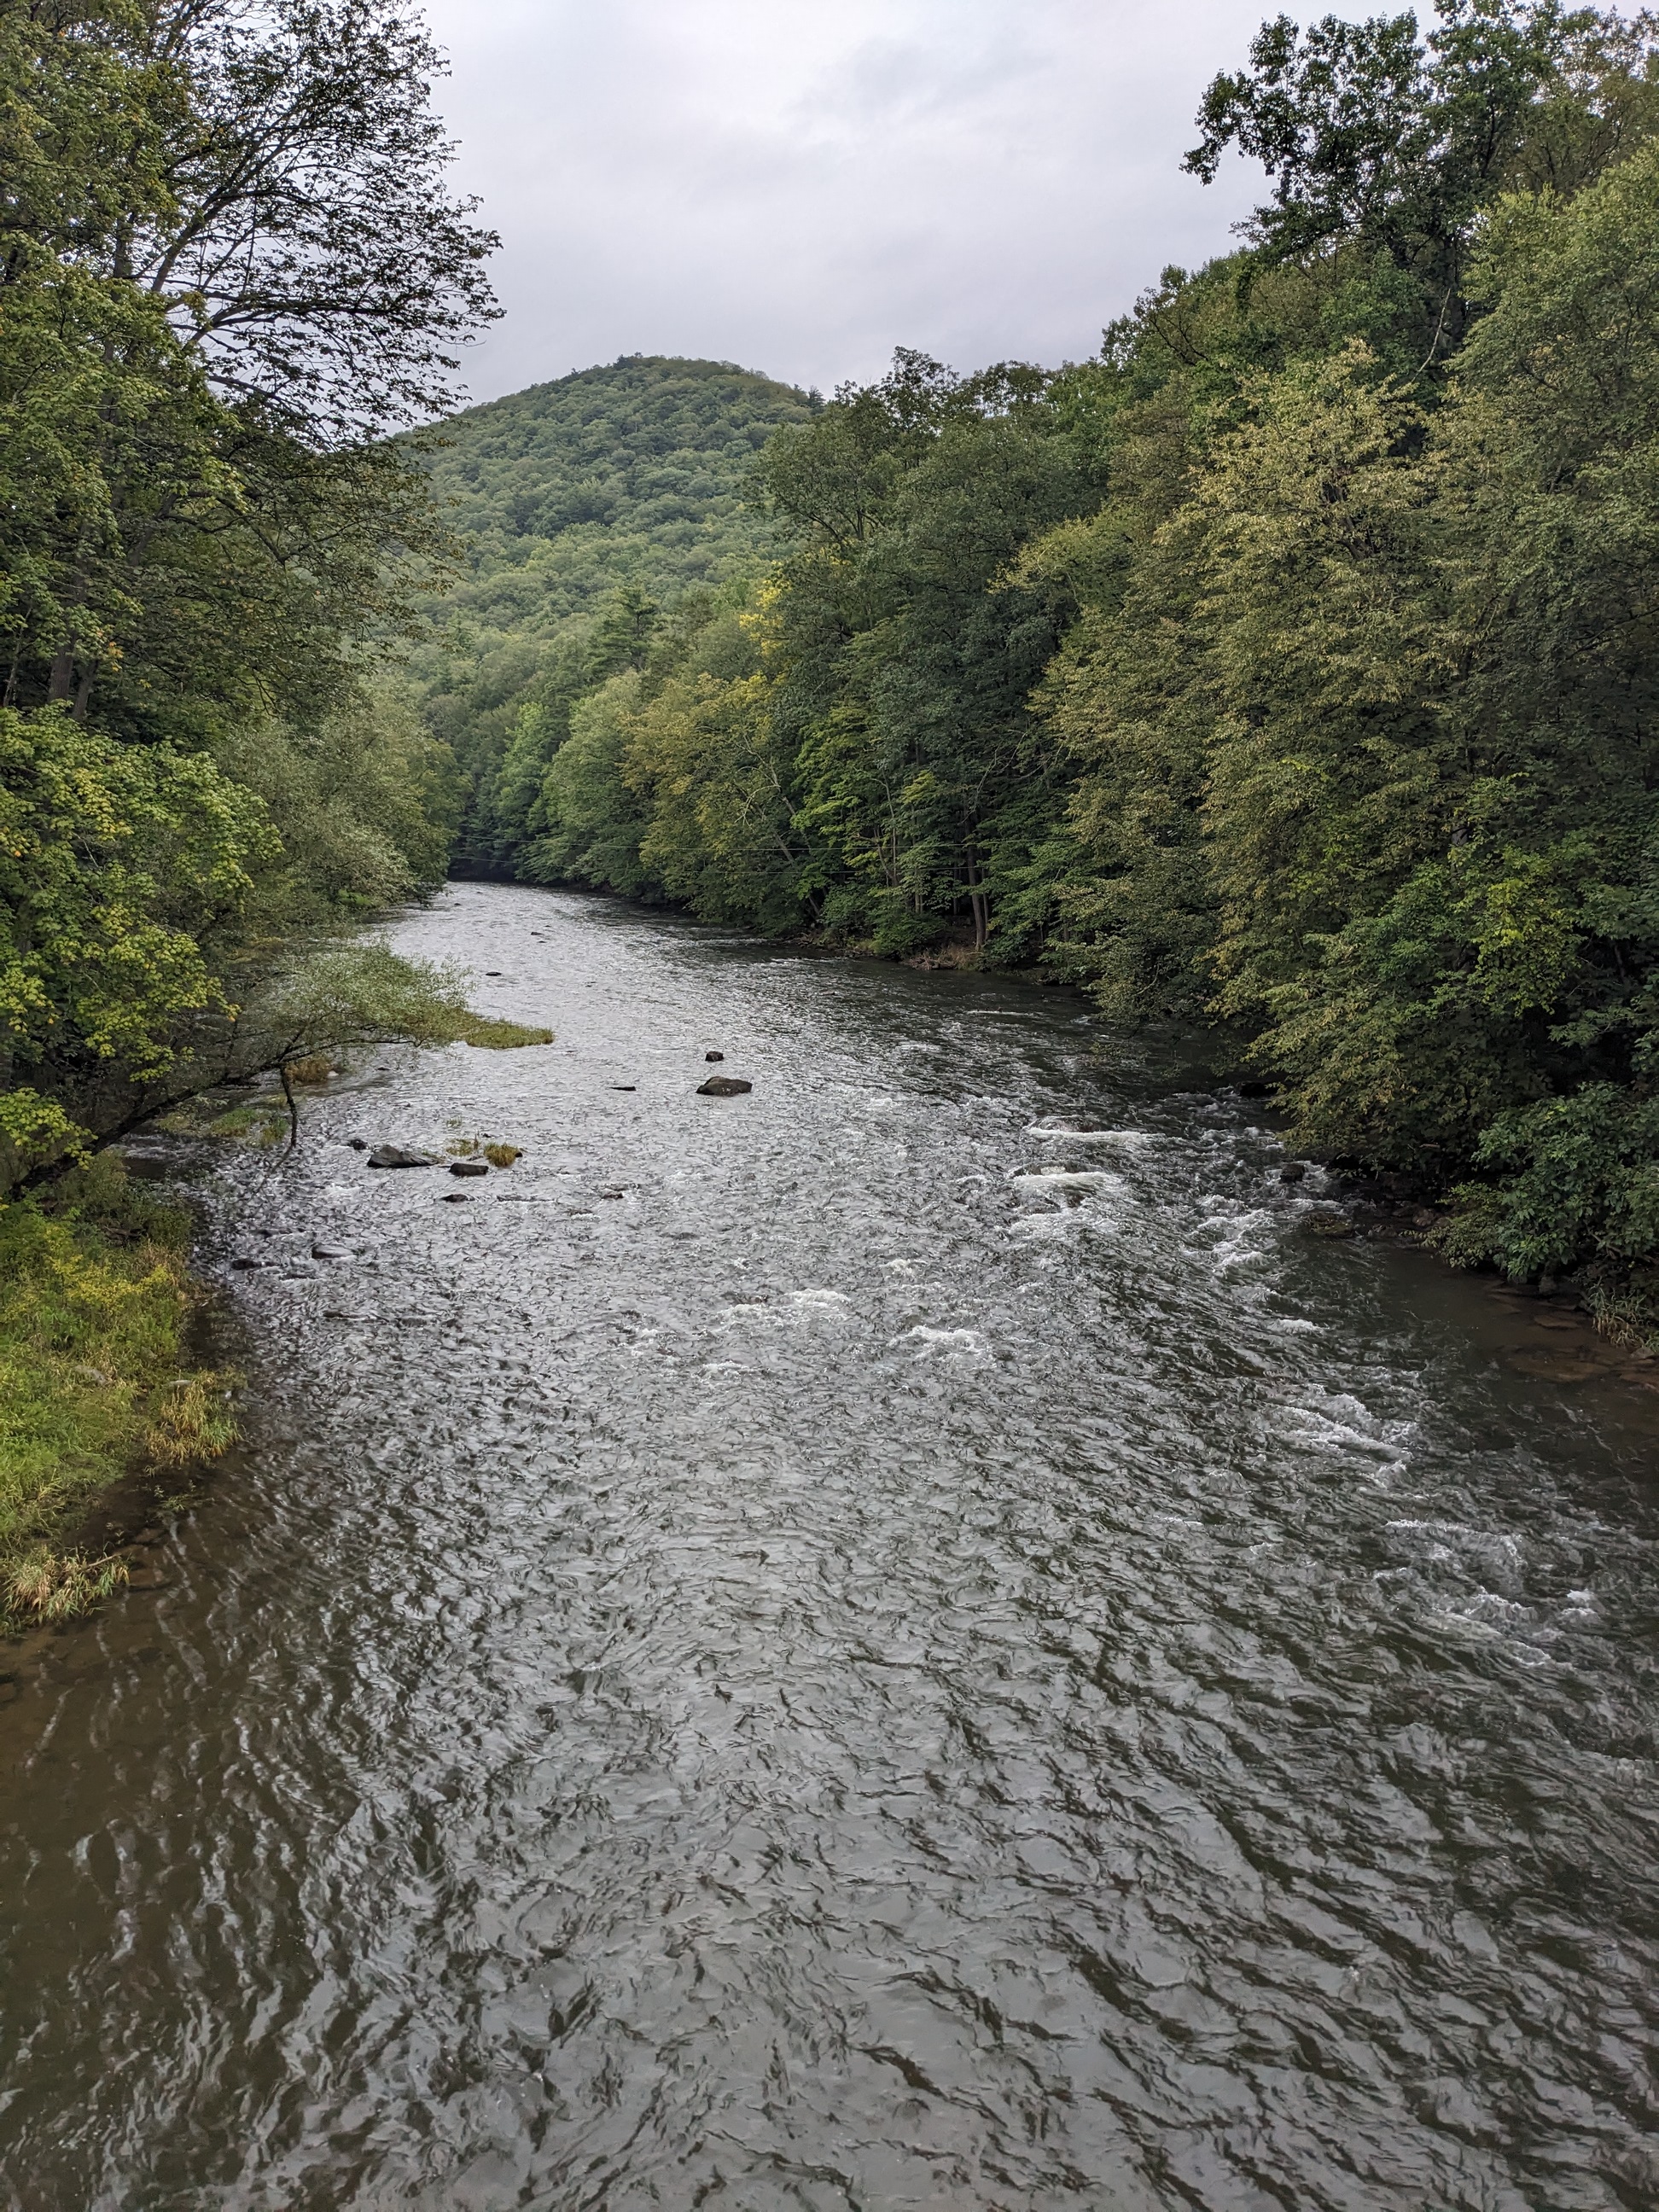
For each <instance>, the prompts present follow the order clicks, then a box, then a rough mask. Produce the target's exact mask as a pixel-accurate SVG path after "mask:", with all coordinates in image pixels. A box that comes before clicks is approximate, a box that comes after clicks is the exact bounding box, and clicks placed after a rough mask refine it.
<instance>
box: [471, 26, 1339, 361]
mask: <svg viewBox="0 0 1659 2212" xmlns="http://www.w3.org/2000/svg"><path fill="white" fill-rule="evenodd" d="M1265 12H1270V11H1269V10H1268V9H1267V8H1266V7H1265V4H1264V0H1182V4H1179V5H1176V6H1171V5H1168V4H1165V5H1163V6H1158V5H1156V4H1153V0H836V4H834V5H832V6H825V5H823V4H818V0H428V17H429V19H430V21H431V23H432V26H433V28H434V31H435V34H436V36H437V38H438V39H439V40H440V42H441V44H442V45H443V46H446V47H447V49H448V51H449V52H450V55H451V58H452V62H453V75H452V76H451V77H450V78H449V80H448V81H447V82H445V83H441V85H440V86H439V87H438V88H437V99H438V103H439V106H440V107H441V110H442V112H444V113H445V115H446V117H447V119H448V121H449V124H450V125H451V128H452V130H453V133H454V135H455V136H456V137H459V139H460V140H461V142H462V156H461V162H460V167H459V176H460V180H461V182H462V183H463V185H465V187H466V188H467V189H468V190H470V191H476V192H478V193H480V194H481V195H482V197H483V201H484V211H485V214H486V216H487V217H488V219H489V222H491V223H493V224H494V226H495V228H497V229H498V230H499V231H500V232H501V235H502V240H503V251H502V253H501V256H500V258H499V259H498V261H497V263H496V264H495V279H496V285H497V289H498V290H499V292H500V294H501V300H502V302H503V304H504V305H505V307H507V319H506V320H505V322H504V323H502V324H501V325H498V326H497V327H496V329H495V331H492V333H491V334H490V336H489V338H488V339H487V340H486V341H485V342H484V343H483V344H482V345H481V346H479V347H478V348H477V349H474V351H473V353H472V356H471V360H470V362H469V364H468V372H467V373H468V380H469V382H470V384H471V388H472V390H473V392H475V393H476V394H477V396H479V397H489V396H490V395H492V394H494V393H496V392H507V391H513V390H516V389H518V388H519V387H520V386H523V385H526V384H530V383H534V382H537V381H538V380H541V379H542V378H544V377H550V376H560V375H562V374H564V373H565V372H566V371H567V370H568V369H570V368H585V367H586V366H587V365H588V364H590V363H591V362H598V361H609V360H612V359H614V358H615V357H616V356H617V355H618V354H619V353H633V352H641V353H678V354H696V355H703V356H713V357H714V358H716V359H720V360H734V361H740V362H743V363H744V365H745V366H747V367H750V368H763V369H765V370H766V371H768V372H769V374H773V375H775V376H781V377H785V378H787V379H789V380H792V381H794V382H798V383H803V384H808V383H816V384H817V385H819V386H822V387H823V388H826V389H827V388H828V387H829V386H831V385H833V384H835V383H836V382H838V381H839V380H841V379H842V377H845V376H855V377H860V378H862V377H867V376H870V375H872V374H877V373H878V372H879V371H880V369H881V368H883V366H884V364H885V362H886V361H887V359H888V357H889V356H890V354H891V352H892V349H893V348H894V346H895V345H898V344H905V345H915V346H920V347H922V348H923V349H926V350H927V351H929V352H932V353H935V354H938V355H939V356H941V357H942V358H944V359H945V360H947V361H951V362H954V363H955V364H956V365H957V367H959V368H972V367H976V366H979V365H981V364H982V363H984V362H988V361H992V360H996V359H999V358H1006V357H1010V356H1018V357H1020V358H1024V359H1028V360H1038V361H1043V362H1058V361H1060V360H1062V359H1066V358H1077V357H1078V356H1082V355H1085V354H1087V353H1090V352H1092V351H1093V350H1094V349H1095V347H1096V346H1097V344H1098V343H1099V335H1100V330H1101V326H1102V325H1103V323H1104V322H1106V321H1107V320H1108V319H1109V318H1110V317H1111V316H1113V315H1115V314H1118V313H1121V312H1122V311H1123V310H1124V309H1125V308H1126V307H1128V305H1129V304H1130V302H1131V301H1133V298H1134V296H1135V295H1136V294H1137V293H1138V292H1139V291H1140V290H1141V289H1144V287H1145V286H1146V285H1147V284H1149V283H1152V282H1153V281H1154V280H1155V279H1156V277H1157V276H1158V271H1159V270H1160V269H1161V268H1162V267H1163V266H1164V264H1167V263H1169V262H1170V261H1181V262H1183V263H1187V264H1191V263H1194V262H1196V261H1200V260H1203V259H1205V258H1207V257H1208V256H1209V255H1210V254H1212V253H1215V252H1222V251H1225V248H1226V246H1227V245H1228V243H1229V224H1230V223H1231V222H1233V221H1235V220H1237V218H1238V217H1239V216H1241V215H1242V214H1243V213H1244V212H1245V210H1247V209H1248V207H1249V204H1251V202H1252V201H1253V200H1254V199H1255V197H1258V196H1259V186H1260V179H1257V178H1255V176H1254V175H1253V173H1249V172H1248V171H1246V170H1245V169H1244V168H1243V166H1242V165H1241V166H1236V167H1234V168H1233V169H1232V170H1231V171H1230V173H1228V174H1227V175H1226V176H1225V178H1224V179H1223V181H1222V182H1221V183H1220V184H1219V185H1216V186H1214V187H1212V189H1211V190H1209V191H1205V190H1204V188H1203V187H1201V186H1200V185H1199V184H1197V183H1196V182H1195V181H1194V179H1192V178H1190V177H1187V176H1183V175H1182V173H1181V168H1180V159H1181V155H1182V151H1183V150H1184V149H1185V148H1186V147H1187V146H1188V145H1189V144H1190V143H1192V139H1193V136H1194V132H1193V127H1192V118H1193V114H1194V110H1195V108H1196V106H1197V104H1198V100H1199V97H1200V94H1201V92H1202V90H1203V88H1204V86H1205V85H1206V82H1208V80H1209V78H1210V77H1211V76H1212V75H1213V74H1214V72H1215V71H1216V70H1218V69H1220V68H1224V67H1233V66H1236V65H1237V64H1238V62H1240V61H1241V60H1242V59H1243V55H1244V51H1245V48H1246V46H1247V44H1248V41H1249V37H1250V35H1251V33H1252V32H1253V31H1254V29H1255V26H1256V24H1257V22H1258V21H1260V20H1261V15H1262V14H1263V13H1265ZM1310 12H1311V11H1310Z"/></svg>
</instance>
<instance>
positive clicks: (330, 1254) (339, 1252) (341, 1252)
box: [311, 1244, 354, 1260]
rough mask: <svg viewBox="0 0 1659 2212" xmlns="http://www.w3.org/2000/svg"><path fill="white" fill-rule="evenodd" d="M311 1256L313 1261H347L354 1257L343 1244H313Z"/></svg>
mask: <svg viewBox="0 0 1659 2212" xmlns="http://www.w3.org/2000/svg"><path fill="white" fill-rule="evenodd" d="M311 1256H312V1258H313V1260H349V1259H351V1258H352V1257H353V1256H354V1255H352V1254H351V1253H350V1252H349V1251H348V1250H347V1249H346V1248H345V1246H344V1245H343V1244H313V1246H312V1248H311Z"/></svg>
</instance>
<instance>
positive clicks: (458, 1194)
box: [444, 1190, 472, 1206]
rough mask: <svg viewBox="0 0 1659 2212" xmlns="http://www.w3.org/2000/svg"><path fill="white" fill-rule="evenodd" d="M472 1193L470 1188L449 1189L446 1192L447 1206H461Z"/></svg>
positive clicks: (445, 1201)
mask: <svg viewBox="0 0 1659 2212" xmlns="http://www.w3.org/2000/svg"><path fill="white" fill-rule="evenodd" d="M471 1195H472V1194H471V1191H470V1190H447V1191H446V1192H445V1193H444V1204H445V1205H446V1206H461V1205H464V1204H465V1201H466V1200H468V1199H469V1198H471Z"/></svg>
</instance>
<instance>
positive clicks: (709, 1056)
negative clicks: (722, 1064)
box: [703, 1052, 726, 1060]
mask: <svg viewBox="0 0 1659 2212" xmlns="http://www.w3.org/2000/svg"><path fill="white" fill-rule="evenodd" d="M725 1057H726V1054H724V1053H723V1052H706V1053H704V1054H703V1058H704V1059H705V1060H724V1059H725Z"/></svg>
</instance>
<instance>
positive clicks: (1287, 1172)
mask: <svg viewBox="0 0 1659 2212" xmlns="http://www.w3.org/2000/svg"><path fill="white" fill-rule="evenodd" d="M1307 1172H1308V1170H1307V1166H1306V1164H1305V1162H1304V1161H1302V1160H1286V1162H1285V1164H1284V1166H1283V1167H1282V1168H1280V1170H1279V1181H1280V1182H1301V1181H1302V1179H1303V1177H1304V1176H1305V1175H1306V1174H1307Z"/></svg>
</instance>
